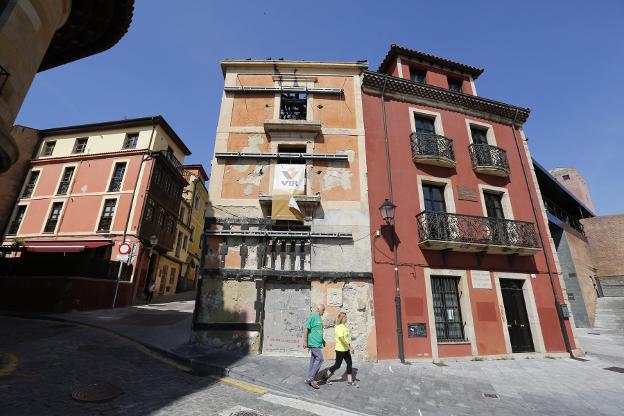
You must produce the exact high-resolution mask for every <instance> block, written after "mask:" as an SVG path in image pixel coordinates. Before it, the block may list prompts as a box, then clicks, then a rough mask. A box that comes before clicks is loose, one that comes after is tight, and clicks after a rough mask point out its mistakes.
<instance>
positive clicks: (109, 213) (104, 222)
mask: <svg viewBox="0 0 624 416" xmlns="http://www.w3.org/2000/svg"><path fill="white" fill-rule="evenodd" d="M116 204H117V201H116V200H115V199H107V200H106V201H104V209H102V215H101V216H100V223H99V224H98V229H97V231H98V233H106V232H109V231H110V229H111V225H112V223H113V215H114V214H115V205H116Z"/></svg>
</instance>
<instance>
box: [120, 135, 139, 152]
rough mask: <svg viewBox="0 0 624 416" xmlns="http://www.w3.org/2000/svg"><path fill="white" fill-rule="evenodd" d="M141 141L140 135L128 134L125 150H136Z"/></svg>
mask: <svg viewBox="0 0 624 416" xmlns="http://www.w3.org/2000/svg"><path fill="white" fill-rule="evenodd" d="M138 141H139V133H128V134H126V140H125V141H124V145H123V148H124V149H135V148H136V147H137V143H138Z"/></svg>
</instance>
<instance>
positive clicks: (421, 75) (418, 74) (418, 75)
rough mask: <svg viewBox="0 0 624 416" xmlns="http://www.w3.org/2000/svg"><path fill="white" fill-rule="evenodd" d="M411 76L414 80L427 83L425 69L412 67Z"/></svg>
mask: <svg viewBox="0 0 624 416" xmlns="http://www.w3.org/2000/svg"><path fill="white" fill-rule="evenodd" d="M410 78H411V80H412V81H415V82H421V83H423V84H426V83H427V81H426V80H427V71H423V70H422V69H415V68H410Z"/></svg>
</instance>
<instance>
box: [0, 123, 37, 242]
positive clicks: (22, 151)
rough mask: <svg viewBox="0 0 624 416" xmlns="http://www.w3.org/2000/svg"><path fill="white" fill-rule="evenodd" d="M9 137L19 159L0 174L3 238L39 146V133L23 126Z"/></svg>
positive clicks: (1, 228)
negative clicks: (14, 145) (17, 150)
mask: <svg viewBox="0 0 624 416" xmlns="http://www.w3.org/2000/svg"><path fill="white" fill-rule="evenodd" d="M11 135H12V136H13V137H14V138H15V139H16V141H17V145H18V148H19V158H18V160H17V162H16V163H15V164H14V165H13V166H11V168H10V169H9V170H7V171H6V172H4V173H0V189H2V192H0V235H2V236H4V233H5V231H6V229H7V226H8V224H9V221H10V220H11V216H12V214H13V208H14V207H15V202H16V201H17V197H18V195H19V193H20V191H21V189H22V185H23V184H24V181H25V180H26V175H28V170H29V167H30V160H31V159H32V158H33V156H34V154H35V152H36V151H37V147H38V145H39V131H38V130H35V129H31V128H28V127H23V126H15V127H13V130H12V131H11Z"/></svg>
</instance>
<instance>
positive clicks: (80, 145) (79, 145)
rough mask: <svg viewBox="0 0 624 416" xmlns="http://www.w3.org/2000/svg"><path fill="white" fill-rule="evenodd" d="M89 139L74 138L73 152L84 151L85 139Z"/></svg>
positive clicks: (86, 139)
mask: <svg viewBox="0 0 624 416" xmlns="http://www.w3.org/2000/svg"><path fill="white" fill-rule="evenodd" d="M88 140H89V139H88V138H86V137H82V138H80V139H76V143H74V151H73V153H84V152H85V150H86V149H87V141H88Z"/></svg>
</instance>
